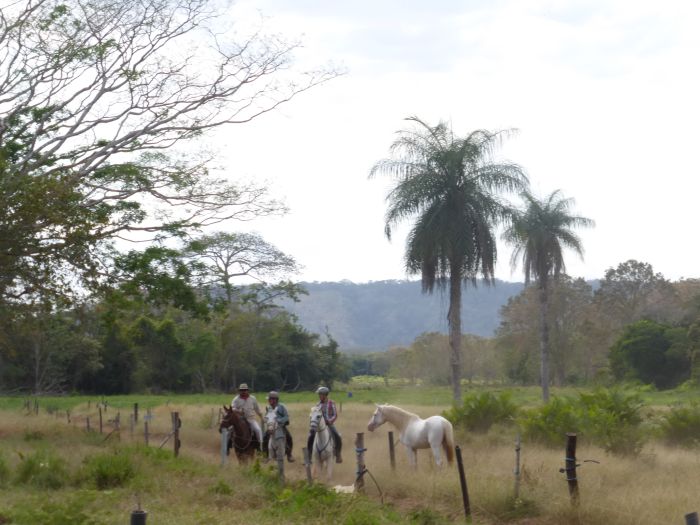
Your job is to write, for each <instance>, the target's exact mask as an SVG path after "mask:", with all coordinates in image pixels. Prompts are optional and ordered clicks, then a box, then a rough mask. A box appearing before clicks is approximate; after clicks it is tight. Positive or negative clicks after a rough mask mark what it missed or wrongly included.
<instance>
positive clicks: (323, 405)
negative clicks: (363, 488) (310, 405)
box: [307, 386, 343, 463]
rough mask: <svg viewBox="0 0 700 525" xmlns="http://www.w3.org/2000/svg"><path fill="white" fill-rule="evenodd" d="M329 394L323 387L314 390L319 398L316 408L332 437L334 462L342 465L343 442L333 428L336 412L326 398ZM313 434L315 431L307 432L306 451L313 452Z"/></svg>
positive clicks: (332, 403)
mask: <svg viewBox="0 0 700 525" xmlns="http://www.w3.org/2000/svg"><path fill="white" fill-rule="evenodd" d="M329 392H330V390H328V388H327V387H325V386H322V387H319V388H318V390H316V393H317V394H318V398H319V402H318V404H317V405H316V406H318V407H319V408H320V409H321V412H322V413H323V419H325V420H326V424H327V425H328V430H330V431H331V435H332V436H333V441H334V442H335V462H336V463H342V462H343V457H342V456H341V455H340V449H341V448H342V447H343V441H342V439H341V438H340V433H339V432H338V430H337V429H336V428H335V420H336V419H338V410H337V409H336V407H335V403H334V402H333V401H331V400H330V399H329V398H328V393H329ZM315 434H316V432H315V431H313V430H310V431H309V439H308V441H307V447H308V450H313V446H314V437H315Z"/></svg>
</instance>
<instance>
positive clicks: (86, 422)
mask: <svg viewBox="0 0 700 525" xmlns="http://www.w3.org/2000/svg"><path fill="white" fill-rule="evenodd" d="M85 430H87V431H88V432H90V416H88V417H86V418H85Z"/></svg>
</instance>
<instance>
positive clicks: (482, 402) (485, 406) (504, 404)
mask: <svg viewBox="0 0 700 525" xmlns="http://www.w3.org/2000/svg"><path fill="white" fill-rule="evenodd" d="M517 412H518V407H517V406H516V405H515V403H513V401H512V394H511V393H510V392H501V393H499V394H494V393H493V392H481V393H479V394H477V393H473V394H467V395H465V396H464V399H463V401H462V406H454V407H452V408H451V409H450V410H448V411H446V412H445V413H444V416H445V417H446V418H447V419H449V420H450V421H451V422H452V423H453V424H454V425H455V426H461V427H463V428H465V429H466V430H470V431H472V432H488V430H489V429H490V428H491V427H492V426H493V425H495V424H497V423H507V422H511V421H513V420H514V419H515V416H516V415H517Z"/></svg>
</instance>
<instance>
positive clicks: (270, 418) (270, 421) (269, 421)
mask: <svg viewBox="0 0 700 525" xmlns="http://www.w3.org/2000/svg"><path fill="white" fill-rule="evenodd" d="M265 429H266V430H267V433H268V434H272V433H273V432H274V431H275V430H277V413H276V411H275V410H270V411H268V412H267V413H266V414H265Z"/></svg>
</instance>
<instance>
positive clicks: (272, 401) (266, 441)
mask: <svg viewBox="0 0 700 525" xmlns="http://www.w3.org/2000/svg"><path fill="white" fill-rule="evenodd" d="M270 396H272V397H270ZM267 402H268V404H269V405H270V406H268V407H267V409H266V412H265V413H267V412H269V411H270V409H271V408H270V407H272V408H275V407H277V406H281V407H282V408H283V409H284V411H287V408H286V407H285V406H284V405H280V404H278V402H279V394H278V393H277V392H275V391H274V390H273V391H272V392H270V393H269V394H268V395H267ZM280 426H281V428H282V431H283V432H284V435H285V438H286V446H285V453H286V454H287V461H289V462H290V463H294V457H292V448H293V447H294V440H293V439H292V434H291V433H290V432H289V429H288V428H287V427H288V426H289V413H287V419H286V421H284V422H283V423H281V425H280ZM269 447H270V434H268V433H267V432H265V436H264V437H263V444H262V450H263V455H264V456H265V457H266V458H267V456H268V453H269V450H270V448H269Z"/></svg>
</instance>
